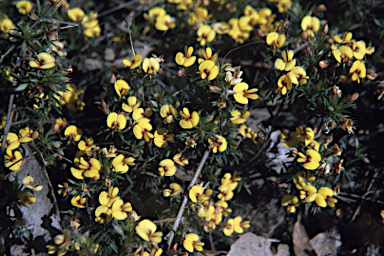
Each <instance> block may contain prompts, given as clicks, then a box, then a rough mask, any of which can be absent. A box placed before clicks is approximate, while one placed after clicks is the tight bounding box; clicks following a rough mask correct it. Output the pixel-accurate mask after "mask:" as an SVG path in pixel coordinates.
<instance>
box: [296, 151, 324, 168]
mask: <svg viewBox="0 0 384 256" xmlns="http://www.w3.org/2000/svg"><path fill="white" fill-rule="evenodd" d="M297 155H298V158H297V162H299V163H304V164H303V167H304V168H305V169H307V170H316V169H317V168H318V167H319V166H320V161H321V156H320V154H319V152H317V151H316V150H314V149H307V151H306V152H305V155H304V154H303V153H301V152H299V153H298V154H297Z"/></svg>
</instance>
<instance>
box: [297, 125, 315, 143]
mask: <svg viewBox="0 0 384 256" xmlns="http://www.w3.org/2000/svg"><path fill="white" fill-rule="evenodd" d="M296 134H297V137H296V138H297V139H298V140H299V141H301V142H304V143H305V146H308V144H309V143H310V142H311V141H313V139H314V138H315V132H314V131H313V130H312V128H310V127H307V128H305V129H303V127H302V126H299V127H297V128H296Z"/></svg>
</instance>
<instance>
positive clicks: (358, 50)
mask: <svg viewBox="0 0 384 256" xmlns="http://www.w3.org/2000/svg"><path fill="white" fill-rule="evenodd" d="M352 50H353V57H355V59H357V60H362V59H364V56H365V53H366V52H367V49H366V47H365V42H364V41H362V40H360V41H358V42H356V41H355V40H352Z"/></svg>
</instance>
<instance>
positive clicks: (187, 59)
mask: <svg viewBox="0 0 384 256" xmlns="http://www.w3.org/2000/svg"><path fill="white" fill-rule="evenodd" d="M192 53H193V47H192V46H190V47H188V46H185V47H184V53H182V52H178V53H177V54H176V59H175V60H176V63H177V64H178V65H180V66H184V67H186V68H187V67H190V66H192V65H193V64H194V63H195V61H196V56H192Z"/></svg>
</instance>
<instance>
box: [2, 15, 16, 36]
mask: <svg viewBox="0 0 384 256" xmlns="http://www.w3.org/2000/svg"><path fill="white" fill-rule="evenodd" d="M15 28H16V26H15V24H13V22H12V20H10V19H8V18H5V19H3V20H2V21H1V22H0V30H1V31H3V32H4V33H8V32H9V31H10V30H11V29H15Z"/></svg>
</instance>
